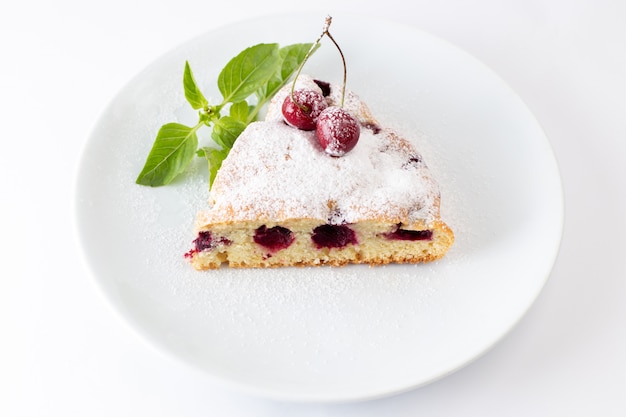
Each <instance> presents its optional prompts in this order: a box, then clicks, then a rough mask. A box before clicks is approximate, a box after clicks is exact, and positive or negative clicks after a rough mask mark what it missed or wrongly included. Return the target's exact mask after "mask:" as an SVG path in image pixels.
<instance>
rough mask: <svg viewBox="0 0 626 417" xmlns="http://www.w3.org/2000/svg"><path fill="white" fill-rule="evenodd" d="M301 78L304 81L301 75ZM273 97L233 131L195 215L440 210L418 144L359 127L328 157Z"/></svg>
mask: <svg viewBox="0 0 626 417" xmlns="http://www.w3.org/2000/svg"><path fill="white" fill-rule="evenodd" d="M303 83H304V84H307V85H309V86H311V81H310V80H308V79H305V80H304V81H303ZM313 85H315V84H314V83H313ZM289 88H290V87H289ZM333 90H336V88H335V89H333ZM283 94H285V92H284V91H283ZM279 96H280V95H279ZM349 97H350V100H348V101H346V105H347V106H349V107H346V109H347V110H348V111H350V112H351V113H353V114H354V115H357V118H358V119H360V121H361V123H368V124H370V125H371V124H376V122H375V120H374V119H373V118H372V117H371V115H370V114H369V111H368V110H367V107H366V106H365V105H364V104H363V103H362V102H361V101H360V100H357V99H356V98H355V97H356V96H354V95H353V94H350V95H349ZM279 103H280V97H278V98H277V99H276V100H274V101H273V102H272V104H271V105H270V108H269V110H268V117H267V120H266V121H264V122H256V123H253V124H251V125H249V126H248V128H247V129H246V130H245V131H244V132H243V133H242V134H241V136H240V137H239V138H238V139H237V141H236V143H235V145H234V147H233V149H232V150H231V152H230V155H229V157H228V159H227V160H226V161H225V162H224V163H223V165H222V168H221V170H220V171H219V173H218V176H217V178H216V180H215V183H214V186H213V189H212V191H211V203H212V204H213V207H212V208H211V210H210V211H209V212H207V213H203V214H201V215H200V222H201V223H212V222H220V221H225V220H228V221H245V220H255V219H271V220H274V221H281V220H286V219H289V218H314V219H319V220H320V222H330V221H332V222H333V223H354V222H358V221H362V220H366V219H372V218H382V219H384V220H387V221H390V222H400V221H402V222H407V219H410V220H409V221H410V222H418V221H424V222H426V223H429V222H431V221H432V220H434V218H435V217H436V216H437V215H438V214H439V207H438V196H439V190H438V186H437V184H436V182H435V181H434V180H433V178H432V177H431V175H430V173H429V171H428V168H427V167H426V165H425V164H424V163H422V162H421V157H420V156H419V154H418V153H417V151H416V150H415V149H413V147H412V146H411V145H410V144H409V143H408V142H407V141H405V140H403V139H401V138H400V137H399V136H398V135H397V134H396V133H395V132H393V131H390V130H387V129H379V128H378V127H377V128H376V129H370V128H367V127H362V128H361V136H360V139H359V142H358V144H357V146H356V147H355V148H354V149H353V150H352V151H350V152H348V153H347V154H345V155H344V156H343V157H340V158H335V157H331V156H329V155H328V154H326V153H325V152H324V151H323V149H322V148H321V146H320V145H319V143H318V141H317V138H316V136H315V135H316V133H315V132H309V131H302V130H298V129H295V128H293V127H291V126H288V125H286V124H285V123H284V122H283V120H282V118H279V117H277V115H278V114H279V113H280V112H279V111H277V109H276V107H278V105H279ZM224 213H229V218H228V219H225V218H224V217H223V216H224Z"/></svg>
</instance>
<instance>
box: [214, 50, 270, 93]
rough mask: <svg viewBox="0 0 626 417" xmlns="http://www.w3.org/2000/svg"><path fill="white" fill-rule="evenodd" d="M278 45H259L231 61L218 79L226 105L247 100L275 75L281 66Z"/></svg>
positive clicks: (244, 51)
mask: <svg viewBox="0 0 626 417" xmlns="http://www.w3.org/2000/svg"><path fill="white" fill-rule="evenodd" d="M278 51H279V48H278V44H276V43H271V44H264V43H262V44H258V45H255V46H252V47H250V48H246V49H244V50H243V51H242V52H241V53H239V55H237V56H236V57H234V58H233V59H231V60H230V61H229V62H228V64H226V66H225V67H224V69H223V70H222V72H221V73H220V75H219V77H218V79H217V86H218V88H219V90H220V93H222V96H223V97H224V103H237V102H239V101H243V100H245V99H246V98H247V97H248V96H250V95H252V94H253V93H255V92H256V91H257V90H258V89H260V88H261V87H263V85H264V84H265V83H266V82H267V81H268V80H269V79H270V78H271V77H272V75H274V73H275V72H276V69H277V68H278V65H279V64H280V59H279V53H278Z"/></svg>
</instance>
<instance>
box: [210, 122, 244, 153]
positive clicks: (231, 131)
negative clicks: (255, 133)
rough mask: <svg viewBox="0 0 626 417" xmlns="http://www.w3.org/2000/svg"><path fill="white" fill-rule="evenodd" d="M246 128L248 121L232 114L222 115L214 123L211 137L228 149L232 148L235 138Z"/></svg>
mask: <svg viewBox="0 0 626 417" xmlns="http://www.w3.org/2000/svg"><path fill="white" fill-rule="evenodd" d="M245 128H246V123H244V122H242V121H241V120H237V119H235V118H233V117H231V116H222V117H221V118H219V119H218V120H217V121H216V122H215V124H214V125H213V131H212V132H211V138H212V139H213V141H214V142H215V143H217V144H218V145H220V146H221V147H222V148H224V149H226V150H230V148H232V147H233V144H234V143H235V140H236V139H237V137H239V135H240V134H241V132H243V130H244V129H245Z"/></svg>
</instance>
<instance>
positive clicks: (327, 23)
mask: <svg viewBox="0 0 626 417" xmlns="http://www.w3.org/2000/svg"><path fill="white" fill-rule="evenodd" d="M332 21H333V18H332V17H330V16H326V19H325V20H324V28H323V29H322V34H321V35H320V36H319V37H318V38H317V40H316V41H315V42H314V43H313V45H312V46H311V49H309V51H308V52H307V54H306V55H305V56H304V60H302V63H301V64H300V66H299V67H298V71H297V72H296V76H295V78H294V79H293V83H292V84H291V100H292V101H293V102H294V103H295V104H296V105H297V106H298V107H300V109H302V110H303V111H307V110H308V109H307V107H306V106H305V105H303V104H301V103H298V101H297V100H296V99H295V97H294V95H293V92H294V89H295V88H296V80H297V79H298V77H299V76H300V72H301V71H302V68H304V64H305V63H306V61H308V59H309V57H310V56H311V55H312V54H313V52H314V51H315V50H316V49H317V48H318V46H319V44H320V42H321V40H322V38H323V37H324V35H326V36H328V38H329V39H330V40H331V41H332V42H333V43H334V44H335V46H336V47H337V50H338V51H339V55H341V62H342V63H343V87H342V89H341V107H343V100H344V97H345V95H346V79H347V75H348V71H347V69H346V58H345V57H344V56H343V52H342V51H341V48H340V47H339V44H337V42H336V41H335V39H334V38H333V37H332V35H331V34H330V32H329V30H328V29H329V28H330V24H331V23H332Z"/></svg>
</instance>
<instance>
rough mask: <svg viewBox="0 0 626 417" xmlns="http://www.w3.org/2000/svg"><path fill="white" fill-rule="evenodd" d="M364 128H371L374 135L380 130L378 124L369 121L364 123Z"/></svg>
mask: <svg viewBox="0 0 626 417" xmlns="http://www.w3.org/2000/svg"><path fill="white" fill-rule="evenodd" d="M365 128H366V129H369V130H371V131H372V133H374V134H375V135H378V134H379V133H380V131H381V130H382V129H381V127H380V126H379V125H377V124H376V123H371V122H369V123H366V124H365Z"/></svg>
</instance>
